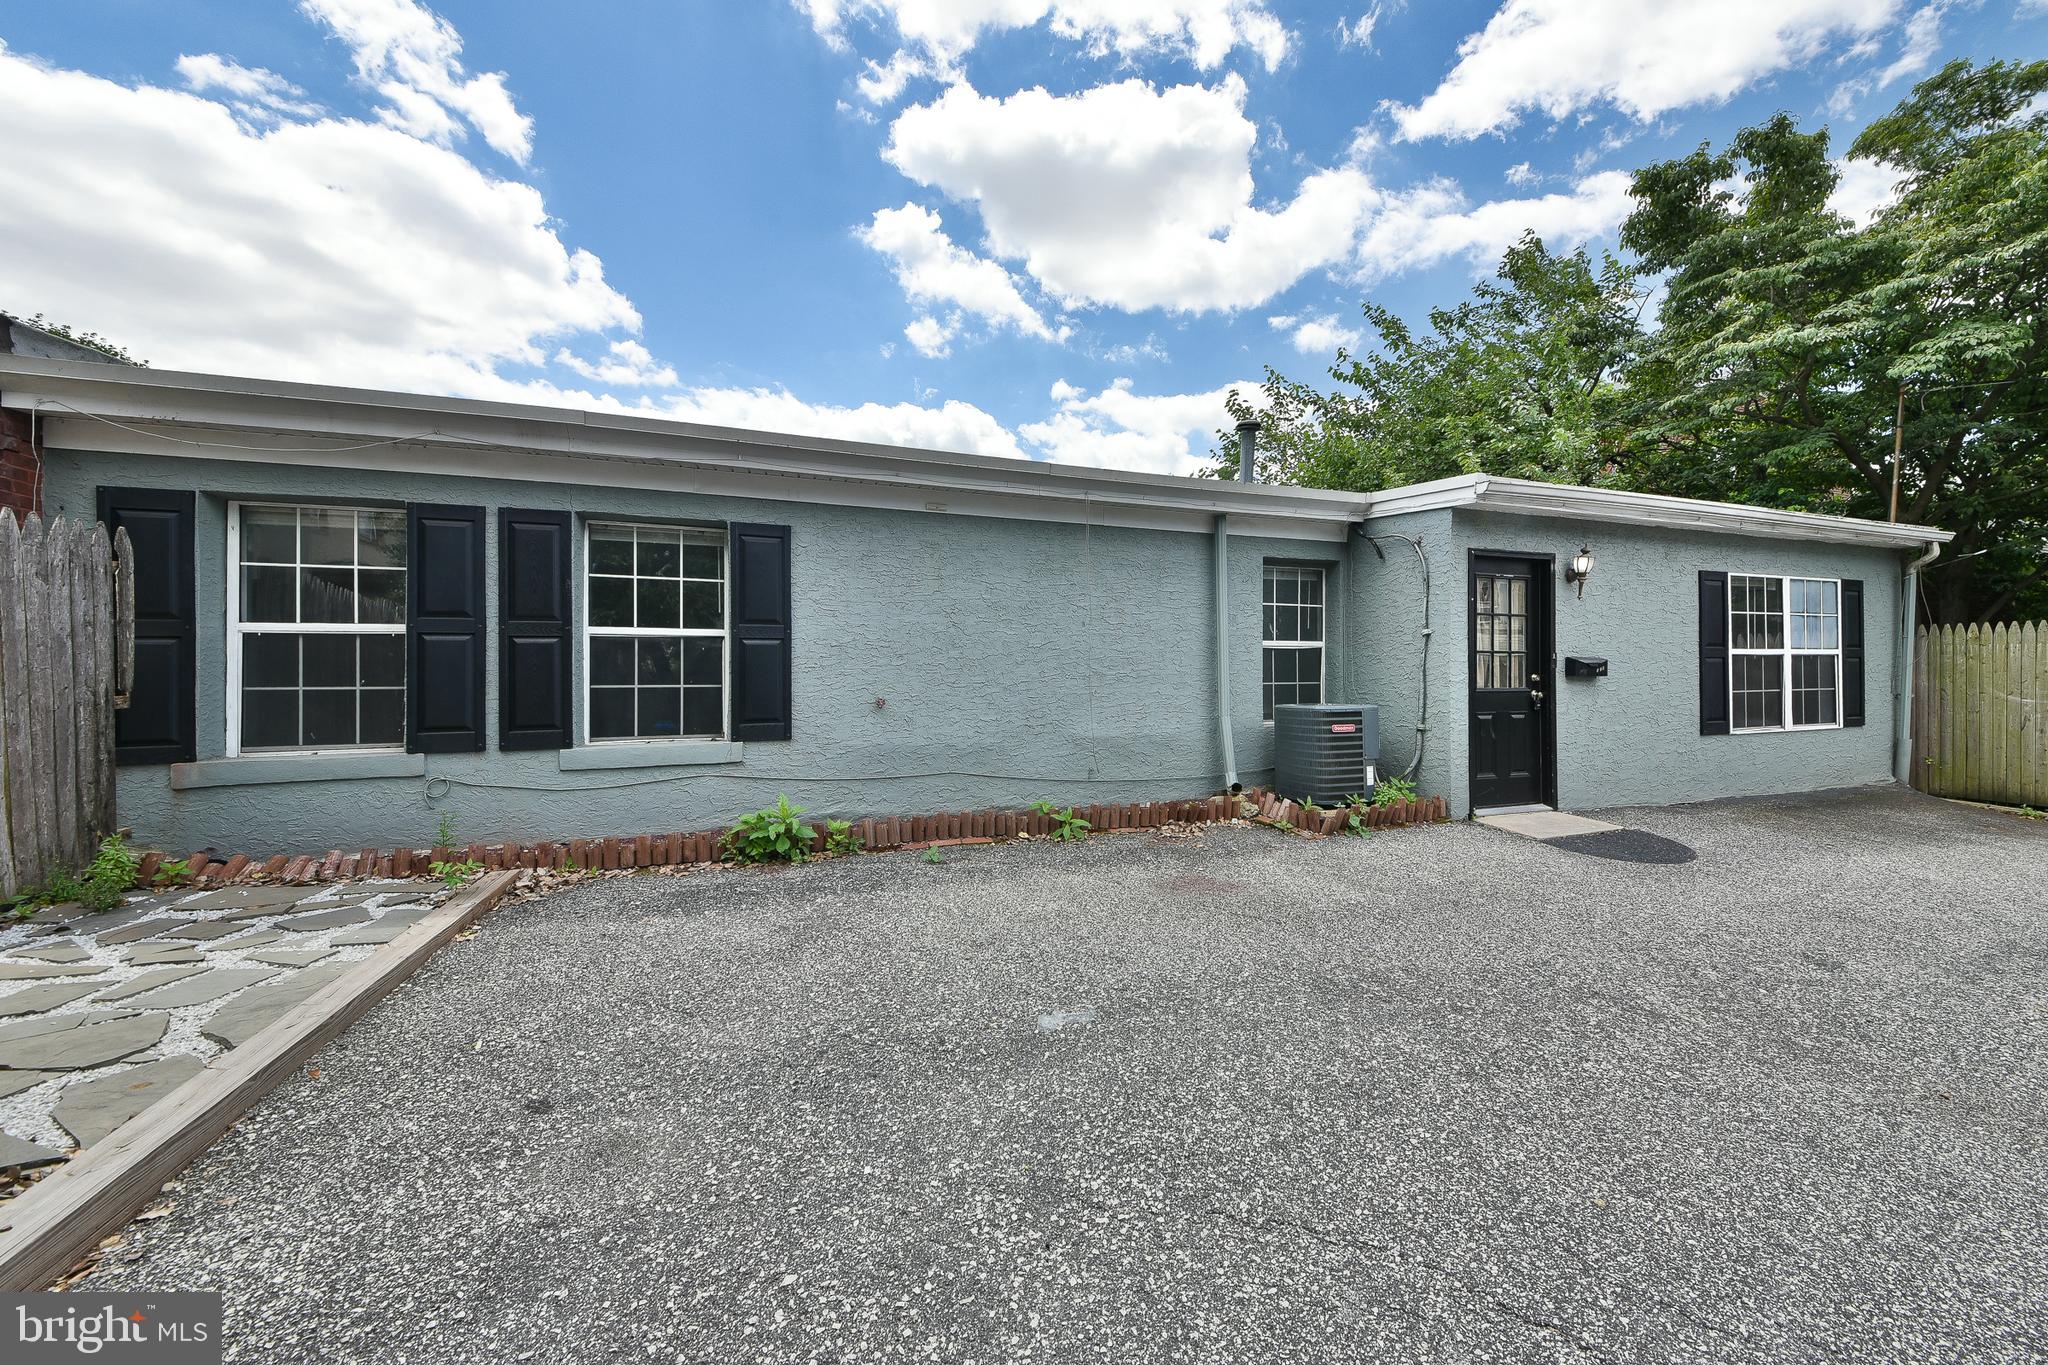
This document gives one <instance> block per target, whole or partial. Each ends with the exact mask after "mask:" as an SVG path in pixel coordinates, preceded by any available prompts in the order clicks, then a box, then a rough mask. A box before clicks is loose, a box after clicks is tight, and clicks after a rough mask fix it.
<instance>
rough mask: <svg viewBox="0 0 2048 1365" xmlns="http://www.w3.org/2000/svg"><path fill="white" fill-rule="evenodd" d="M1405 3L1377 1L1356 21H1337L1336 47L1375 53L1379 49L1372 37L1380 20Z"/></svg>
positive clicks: (1393, 0) (1400, 0)
mask: <svg viewBox="0 0 2048 1365" xmlns="http://www.w3.org/2000/svg"><path fill="white" fill-rule="evenodd" d="M1406 3H1407V0H1379V3H1378V4H1375V5H1374V6H1373V7H1372V8H1371V9H1368V10H1367V11H1366V12H1365V13H1363V14H1361V15H1359V16H1358V17H1357V18H1356V19H1350V20H1346V19H1339V20H1338V21H1337V46H1339V47H1357V48H1363V49H1364V50H1365V51H1367V52H1377V51H1378V50H1379V49H1378V47H1377V46H1376V45H1375V42H1374V36H1375V35H1376V34H1377V33H1378V31H1379V26H1380V20H1381V19H1383V18H1385V17H1386V16H1387V14H1388V12H1389V11H1391V10H1398V9H1401V8H1402V7H1403V6H1405V5H1406Z"/></svg>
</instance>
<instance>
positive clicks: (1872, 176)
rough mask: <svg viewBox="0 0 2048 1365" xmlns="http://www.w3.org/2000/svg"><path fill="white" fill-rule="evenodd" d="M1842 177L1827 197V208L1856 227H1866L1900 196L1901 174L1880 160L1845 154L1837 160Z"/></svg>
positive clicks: (1837, 167)
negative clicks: (1851, 156)
mask: <svg viewBox="0 0 2048 1365" xmlns="http://www.w3.org/2000/svg"><path fill="white" fill-rule="evenodd" d="M1835 170H1836V171H1838V172H1840V174H1841V177H1842V178H1841V179H1840V180H1839V181H1838V182H1836V184H1835V192H1834V193H1833V194H1831V195H1829V196H1828V207H1829V208H1831V209H1833V210H1834V211H1835V212H1836V213H1839V214H1841V215H1842V216H1843V217H1844V218H1847V219H1848V220H1849V221H1850V222H1852V223H1854V224H1855V225H1856V226H1857V227H1865V226H1867V225H1868V224H1869V223H1870V221H1871V220H1872V219H1873V218H1875V217H1877V215H1878V214H1879V212H1881V211H1882V210H1883V209H1885V208H1886V207H1887V206H1889V205H1890V204H1891V202H1892V201H1893V200H1894V199H1897V198H1898V197H1899V180H1900V173H1899V171H1898V169H1897V168H1896V167H1892V166H1887V165H1885V164H1884V163H1883V162H1881V161H1866V160H1863V159H1862V158H1860V157H1859V158H1854V159H1851V158H1848V157H1844V158H1842V159H1841V160H1839V161H1837V162H1835Z"/></svg>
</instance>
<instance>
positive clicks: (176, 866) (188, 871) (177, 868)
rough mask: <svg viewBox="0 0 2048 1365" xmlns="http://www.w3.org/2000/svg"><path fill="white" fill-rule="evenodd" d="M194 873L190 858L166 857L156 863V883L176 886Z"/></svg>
mask: <svg viewBox="0 0 2048 1365" xmlns="http://www.w3.org/2000/svg"><path fill="white" fill-rule="evenodd" d="M191 875H192V860H191V859H189V858H166V859H164V860H163V861H162V862H160V863H158V864H157V865H156V885H158V886H176V885H177V884H178V883H179V882H182V881H185V880H187V879H188V878H190V877H191Z"/></svg>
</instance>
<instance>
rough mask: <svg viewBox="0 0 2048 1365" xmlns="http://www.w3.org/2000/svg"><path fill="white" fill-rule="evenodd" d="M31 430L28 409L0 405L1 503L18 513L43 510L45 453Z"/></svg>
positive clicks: (0, 504)
mask: <svg viewBox="0 0 2048 1365" xmlns="http://www.w3.org/2000/svg"><path fill="white" fill-rule="evenodd" d="M29 431H30V426H29V415H28V414H27V413H25V412H20V411H17V410H16V409H14V408H0V507H9V508H12V509H13V510H14V514H15V516H17V517H26V516H27V515H28V514H29V513H30V512H40V511H42V510H43V500H42V489H41V486H40V480H39V476H40V475H41V473H42V467H43V453H42V451H40V450H38V449H36V447H35V444H34V442H33V441H31V440H30V438H29Z"/></svg>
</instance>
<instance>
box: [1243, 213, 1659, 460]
mask: <svg viewBox="0 0 2048 1365" xmlns="http://www.w3.org/2000/svg"><path fill="white" fill-rule="evenodd" d="M1644 298H1645V291H1644V290H1643V288H1642V285H1641V283H1640V281H1639V279H1638V277H1637V273H1636V272H1635V271H1634V270H1633V269H1631V268H1630V267H1628V266H1625V265H1623V264H1622V263H1621V262H1619V261H1617V260H1616V259H1614V258H1613V257H1612V256H1606V257H1603V258H1601V259H1600V260H1599V261H1598V262H1597V263H1596V262H1595V261H1593V260H1591V259H1590V258H1589V257H1588V256H1587V255H1586V253H1585V252H1583V251H1579V252H1574V253H1573V254H1571V255H1568V256H1556V255H1552V254H1551V253H1550V252H1549V251H1547V250H1545V249H1544V246H1543V243H1542V242H1541V241H1539V240H1538V239H1537V238H1536V237H1535V236H1533V235H1530V236H1525V237H1524V238H1523V239H1522V240H1521V241H1520V242H1519V243H1517V244H1516V245H1515V246H1514V247H1512V248H1510V249H1509V251H1508V253H1507V255H1506V257H1505V258H1504V259H1503V260H1502V261H1501V264H1500V269H1499V272H1498V274H1497V276H1496V277H1495V279H1493V280H1488V281H1485V282H1482V283H1481V284H1479V285H1478V286H1477V287H1476V288H1475V289H1474V290H1473V294H1472V297H1471V298H1470V299H1467V300H1465V301H1464V302H1462V303H1460V304H1458V305H1457V306H1456V307H1454V308H1448V309H1444V308H1439V309H1433V310H1432V311H1431V312H1430V314H1429V321H1428V326H1427V327H1426V328H1422V329H1412V328H1410V327H1409V326H1408V324H1407V323H1405V322H1403V321H1402V320H1401V319H1400V318H1398V317H1396V316H1395V315H1394V314H1393V313H1392V312H1390V311H1389V310H1387V309H1386V308H1383V307H1381V306H1380V305H1378V304H1375V303H1370V302H1368V303H1366V304H1365V305H1364V313H1365V320H1366V322H1367V324H1368V325H1369V326H1370V327H1371V328H1372V331H1373V335H1374V339H1375V340H1374V344H1373V346H1372V347H1371V348H1370V349H1369V350H1368V351H1366V352H1365V353H1364V354H1362V355H1356V356H1354V355H1352V354H1350V353H1349V352H1347V351H1343V350H1340V351H1339V352H1338V353H1337V359H1336V363H1335V364H1334V365H1333V366H1332V367H1331V368H1330V370H1329V374H1330V377H1331V378H1333V379H1335V380H1336V381H1337V383H1338V388H1337V390H1336V391H1335V392H1332V393H1325V392H1323V391H1321V390H1320V389H1318V388H1316V387H1315V386H1313V385H1310V384H1306V383H1301V382H1298V381H1296V380H1291V379H1288V378H1287V377H1286V376H1284V375H1282V374H1280V373H1278V372H1277V371H1274V370H1272V369H1268V370H1267V372H1266V383H1265V385H1264V392H1263V400H1264V407H1263V411H1261V412H1260V413H1259V416H1260V418H1261V420H1262V421H1263V422H1264V424H1265V433H1264V435H1263V438H1262V439H1263V444H1264V452H1263V457H1262V458H1261V460H1260V466H1261V474H1262V477H1267V478H1278V479H1281V480H1284V481H1287V482H1292V483H1300V484H1308V485H1312V486H1316V487H1322V488H1350V489H1358V490H1362V491H1370V490H1372V489H1377V488H1386V487H1392V486H1394V485H1398V484H1404V483H1418V482H1421V481H1424V480H1427V479H1440V478H1447V477H1450V476H1452V475H1456V474H1467V473H1478V472H1484V473H1491V474H1506V475H1515V476H1519V477H1523V478H1535V479H1551V480H1557V481H1562V482H1568V483H1585V482H1594V481H1604V480H1605V478H1606V477H1607V474H1608V470H1609V467H1610V463H1611V460H1612V454H1613V452H1612V437H1613V432H1614V426H1613V423H1612V421H1611V419H1610V416H1609V413H1610V409H1611V408H1612V406H1613V403H1614V400H1615V398H1616V377H1617V375H1618V374H1619V373H1620V371H1621V369H1622V367H1623V366H1624V365H1626V363H1627V362H1628V361H1629V359H1630V357H1631V356H1632V355H1633V353H1634V351H1635V349H1636V347H1637V345H1638V344H1639V342H1640V340H1641V332H1640V329H1639V322H1638V319H1639V316H1640V314H1641V312H1642V307H1643V302H1644ZM1230 410H1231V415H1232V416H1233V417H1234V418H1238V419H1242V418H1243V417H1245V416H1248V415H1250V413H1251V411H1252V408H1251V404H1250V403H1248V402H1246V401H1245V400H1244V399H1243V397H1242V396H1240V395H1236V394H1233V395H1232V396H1231V399H1230ZM1223 448H1224V450H1225V451H1226V452H1228V453H1226V454H1224V456H1223V457H1222V459H1221V462H1220V465H1219V469H1218V471H1217V472H1219V473H1222V474H1224V475H1225V476H1226V477H1230V476H1234V475H1235V471H1236V461H1237V457H1236V454H1235V452H1234V451H1230V450H1229V446H1228V443H1227V442H1226V443H1225V444H1224V446H1223Z"/></svg>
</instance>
